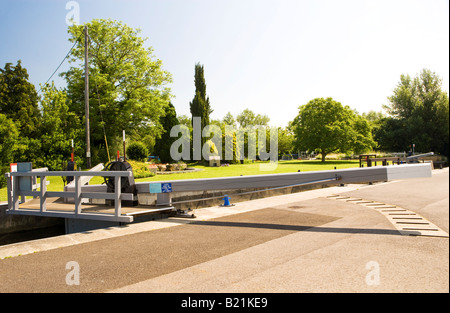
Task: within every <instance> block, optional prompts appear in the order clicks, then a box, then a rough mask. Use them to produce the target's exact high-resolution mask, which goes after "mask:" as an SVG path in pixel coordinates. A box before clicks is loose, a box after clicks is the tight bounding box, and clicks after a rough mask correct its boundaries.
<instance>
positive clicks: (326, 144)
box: [291, 98, 375, 162]
mask: <svg viewBox="0 0 450 313" xmlns="http://www.w3.org/2000/svg"><path fill="white" fill-rule="evenodd" d="M299 109H300V112H299V114H298V115H297V117H296V118H295V119H294V121H293V122H292V123H291V127H292V128H293V131H294V134H295V137H296V141H295V144H296V147H297V148H298V149H299V150H304V151H313V150H315V151H317V152H319V153H321V154H322V162H325V157H326V155H327V154H329V153H333V152H338V151H340V152H348V151H352V150H353V151H355V150H356V151H363V150H366V149H371V148H372V147H373V146H374V145H375V142H374V141H373V139H372V136H371V133H370V125H369V124H368V123H367V121H366V120H364V119H363V118H361V117H358V116H357V114H356V113H355V112H354V111H353V110H351V109H350V108H349V107H348V106H345V107H344V106H343V105H342V104H341V103H339V102H336V101H334V100H333V99H332V98H327V99H324V98H316V99H313V100H311V101H309V102H308V103H307V104H306V105H303V106H301V107H300V108H299Z"/></svg>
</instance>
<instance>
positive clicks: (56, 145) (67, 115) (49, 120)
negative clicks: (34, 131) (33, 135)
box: [40, 83, 84, 170]
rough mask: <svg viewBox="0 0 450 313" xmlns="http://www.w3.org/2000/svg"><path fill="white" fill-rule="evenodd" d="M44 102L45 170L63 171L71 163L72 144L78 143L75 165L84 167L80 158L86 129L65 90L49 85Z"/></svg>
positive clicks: (43, 147)
mask: <svg viewBox="0 0 450 313" xmlns="http://www.w3.org/2000/svg"><path fill="white" fill-rule="evenodd" d="M42 92H43V98H42V100H41V108H42V127H41V132H40V138H41V140H40V141H41V151H40V152H41V154H42V158H43V160H42V163H43V164H42V166H46V167H48V168H49V169H50V170H61V167H62V164H63V162H65V161H67V160H69V159H70V154H71V152H72V147H71V141H72V139H74V149H75V161H76V162H77V163H78V164H81V163H82V162H81V159H80V157H79V156H80V155H82V154H81V151H82V150H83V146H84V143H82V142H83V141H81V140H80V138H84V128H83V127H82V126H81V121H80V118H79V117H78V116H77V115H76V114H75V113H74V112H71V111H70V109H69V105H70V101H69V100H68V99H67V94H66V92H65V91H63V90H58V89H57V88H56V87H55V85H54V84H53V83H52V85H49V84H47V85H45V86H44V87H43V88H42Z"/></svg>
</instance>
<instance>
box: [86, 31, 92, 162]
mask: <svg viewBox="0 0 450 313" xmlns="http://www.w3.org/2000/svg"><path fill="white" fill-rule="evenodd" d="M88 40H89V36H88V28H87V26H84V45H85V46H84V105H85V111H86V165H87V167H88V168H91V135H90V129H89V55H88V49H89V41H88Z"/></svg>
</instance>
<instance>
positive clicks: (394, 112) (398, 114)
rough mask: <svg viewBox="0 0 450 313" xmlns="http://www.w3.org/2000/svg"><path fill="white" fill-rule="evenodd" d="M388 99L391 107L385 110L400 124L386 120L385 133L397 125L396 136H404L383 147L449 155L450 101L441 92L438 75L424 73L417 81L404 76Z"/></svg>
mask: <svg viewBox="0 0 450 313" xmlns="http://www.w3.org/2000/svg"><path fill="white" fill-rule="evenodd" d="M388 99H389V102H390V103H389V105H387V106H386V107H385V108H386V109H387V111H388V113H389V114H390V115H391V116H392V118H393V119H395V120H397V122H392V121H389V120H386V121H385V122H386V124H385V125H384V126H383V128H385V129H384V133H386V131H387V130H389V127H392V126H393V125H395V124H397V127H396V132H400V133H403V134H402V135H403V137H397V139H396V142H391V143H390V144H388V143H387V142H383V144H386V145H387V146H389V145H391V148H393V147H399V146H401V147H403V149H402V150H404V149H405V148H406V147H407V146H409V145H410V144H412V143H414V144H415V145H416V149H418V150H420V151H422V152H425V151H426V152H428V151H433V152H437V153H442V154H444V155H446V156H448V155H449V100H448V95H447V93H446V92H444V91H443V90H442V79H441V78H440V77H439V76H438V75H437V74H436V73H434V72H431V71H430V70H428V69H423V70H422V71H421V72H420V73H419V75H417V76H416V77H415V78H414V79H412V78H411V77H410V76H409V75H401V76H400V82H399V83H398V84H397V87H396V88H395V89H394V92H393V95H392V96H390V97H389V98H388ZM399 127H401V128H403V129H399ZM391 137H392V136H391ZM392 139H395V138H392ZM405 139H407V142H406V143H405V142H404V140H405ZM405 144H406V145H405Z"/></svg>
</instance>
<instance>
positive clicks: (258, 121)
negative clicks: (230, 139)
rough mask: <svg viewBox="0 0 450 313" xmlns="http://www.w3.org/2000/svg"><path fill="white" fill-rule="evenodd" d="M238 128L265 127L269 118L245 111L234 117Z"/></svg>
mask: <svg viewBox="0 0 450 313" xmlns="http://www.w3.org/2000/svg"><path fill="white" fill-rule="evenodd" d="M236 121H237V122H238V123H239V127H241V128H245V127H250V126H267V125H268V124H269V122H270V118H269V117H268V116H267V115H260V114H255V113H254V112H253V111H252V110H249V109H245V110H244V111H242V112H241V113H239V114H238V116H237V117H236Z"/></svg>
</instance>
